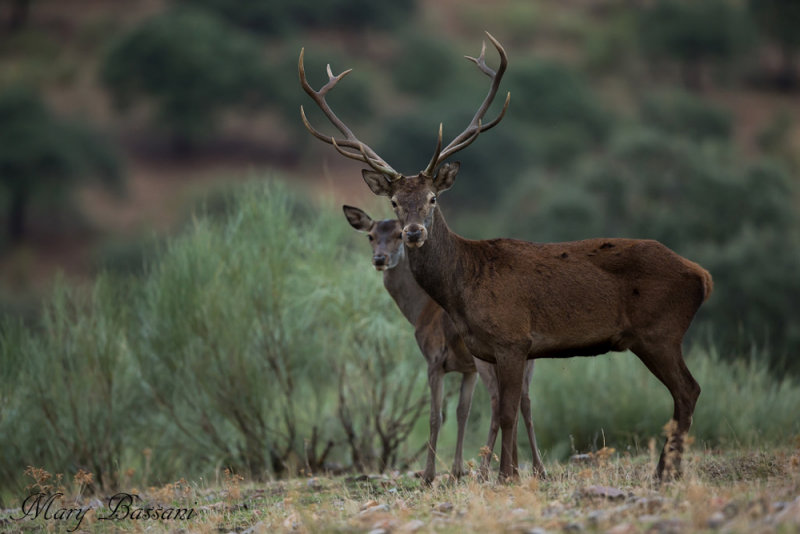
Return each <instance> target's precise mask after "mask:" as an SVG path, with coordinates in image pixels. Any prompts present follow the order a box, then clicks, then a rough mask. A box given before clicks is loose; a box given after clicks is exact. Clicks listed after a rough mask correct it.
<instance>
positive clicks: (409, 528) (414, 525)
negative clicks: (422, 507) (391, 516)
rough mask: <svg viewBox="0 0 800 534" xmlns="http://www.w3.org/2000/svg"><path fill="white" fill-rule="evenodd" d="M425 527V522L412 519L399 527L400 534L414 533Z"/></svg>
mask: <svg viewBox="0 0 800 534" xmlns="http://www.w3.org/2000/svg"><path fill="white" fill-rule="evenodd" d="M424 526H425V521H422V520H420V519H412V520H411V521H409V522H408V523H405V524H404V525H402V526H401V527H400V532H416V531H418V530H419V529H421V528H422V527H424Z"/></svg>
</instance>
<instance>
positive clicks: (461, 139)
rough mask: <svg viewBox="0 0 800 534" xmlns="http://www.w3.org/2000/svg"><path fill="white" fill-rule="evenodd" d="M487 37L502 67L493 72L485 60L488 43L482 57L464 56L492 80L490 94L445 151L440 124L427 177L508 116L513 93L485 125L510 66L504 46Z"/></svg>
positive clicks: (426, 173) (487, 33)
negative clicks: (487, 112) (495, 50)
mask: <svg viewBox="0 0 800 534" xmlns="http://www.w3.org/2000/svg"><path fill="white" fill-rule="evenodd" d="M486 36H487V37H488V38H489V40H490V41H491V42H492V44H493V45H494V47H495V48H496V49H497V52H498V54H500V67H499V68H498V69H497V72H495V71H494V70H492V69H491V68H490V67H489V66H488V65H487V64H486V60H485V56H486V41H484V42H483V45H482V46H481V55H480V56H478V57H477V58H474V57H470V56H464V57H466V58H467V59H469V60H470V61H472V62H473V63H475V64H476V65H477V66H478V68H479V69H480V70H481V72H483V73H484V74H486V75H487V76H489V77H490V78H491V79H492V84H491V86H490V87H489V94H487V95H486V98H485V99H484V100H483V103H482V104H481V106H480V107H479V108H478V111H477V112H476V113H475V116H474V117H472V121H471V122H470V123H469V125H468V126H467V128H466V129H465V130H464V131H463V132H461V133H460V134H459V135H458V137H456V138H455V139H453V140H452V141H451V142H450V144H448V145H447V146H446V147H445V148H444V150H442V125H441V124H439V140H438V143H437V145H436V151H435V152H434V153H433V157H432V158H431V161H430V163H428V166H427V167H426V168H425V170H424V171H422V174H424V175H426V176H433V172H434V171H435V170H436V167H438V166H439V164H441V163H442V162H443V161H444V160H446V159H447V158H449V157H450V156H452V155H453V154H455V153H456V152H458V151H459V150H461V149H463V148H466V147H467V146H469V145H470V144H471V143H472V142H473V141H475V139H477V138H478V135H480V134H481V133H482V132H485V131H486V130H488V129H490V128H493V127H495V126H496V125H497V123H499V122H500V121H501V120H502V118H503V117H504V116H505V114H506V110H507V109H508V102H509V100H510V99H511V93H508V95H507V96H506V101H505V103H504V104H503V111H501V112H500V115H498V116H497V118H495V119H494V120H493V121H491V122H489V123H488V124H483V116H484V115H486V111H487V110H488V109H489V106H490V105H491V104H492V101H493V100H494V97H495V95H496V94H497V89H498V88H499V87H500V80H501V79H502V78H503V74H504V73H505V71H506V67H507V66H508V56H507V55H506V51H505V50H504V49H503V46H502V45H501V44H500V43H499V42H498V41H497V39H495V38H494V37H492V34H490V33H489V32H486Z"/></svg>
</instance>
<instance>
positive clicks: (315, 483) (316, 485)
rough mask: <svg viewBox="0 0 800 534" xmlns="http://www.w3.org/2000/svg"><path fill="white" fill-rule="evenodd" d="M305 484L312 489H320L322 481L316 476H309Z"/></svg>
mask: <svg viewBox="0 0 800 534" xmlns="http://www.w3.org/2000/svg"><path fill="white" fill-rule="evenodd" d="M306 486H308V487H309V488H310V489H312V490H321V489H322V487H323V486H322V482H320V481H319V478H317V477H313V478H309V479H308V482H306Z"/></svg>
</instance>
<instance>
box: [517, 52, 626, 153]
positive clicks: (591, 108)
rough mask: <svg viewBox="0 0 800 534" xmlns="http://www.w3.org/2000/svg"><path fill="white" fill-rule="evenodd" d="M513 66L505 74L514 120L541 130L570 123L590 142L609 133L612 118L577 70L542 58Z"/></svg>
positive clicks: (598, 139)
mask: <svg viewBox="0 0 800 534" xmlns="http://www.w3.org/2000/svg"><path fill="white" fill-rule="evenodd" d="M514 67H515V68H514V69H513V70H512V71H509V73H508V76H507V83H508V90H509V91H511V94H512V105H513V116H514V120H518V121H521V122H524V123H525V124H526V125H527V126H529V127H530V126H533V127H535V128H542V129H549V128H553V127H559V126H564V125H565V124H566V125H570V126H572V127H573V128H575V129H576V130H580V131H582V132H584V133H583V135H584V136H585V137H586V138H588V139H590V140H592V141H600V140H603V139H604V138H605V137H606V136H607V134H608V133H609V132H610V130H611V119H612V117H610V116H609V115H608V113H607V112H606V111H605V110H604V109H603V107H602V106H601V105H600V102H599V101H598V100H597V98H596V96H595V95H594V93H592V91H591V89H590V86H589V84H588V82H587V81H586V80H584V79H583V78H582V77H581V76H580V75H579V74H578V73H577V72H576V71H574V70H571V69H569V68H568V67H565V66H564V65H561V64H559V63H555V62H551V61H545V60H539V61H533V62H527V63H525V62H523V63H520V64H519V65H517V64H515V66H514Z"/></svg>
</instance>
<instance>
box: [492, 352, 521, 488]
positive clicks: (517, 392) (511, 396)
mask: <svg viewBox="0 0 800 534" xmlns="http://www.w3.org/2000/svg"><path fill="white" fill-rule="evenodd" d="M495 358H496V359H497V386H498V391H499V395H500V410H499V418H500V430H501V432H502V434H501V443H502V449H501V451H500V480H501V481H508V480H511V479H515V478H517V477H518V476H519V472H518V469H517V468H516V466H515V465H514V463H515V462H514V459H515V449H516V447H517V444H516V442H515V438H516V426H517V425H516V424H517V414H518V412H519V400H520V397H521V395H522V382H523V380H522V379H523V374H524V371H525V362H526V358H525V352H524V351H522V350H516V351H503V352H498V353H497V354H496V356H495Z"/></svg>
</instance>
